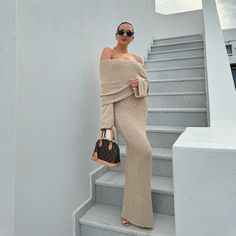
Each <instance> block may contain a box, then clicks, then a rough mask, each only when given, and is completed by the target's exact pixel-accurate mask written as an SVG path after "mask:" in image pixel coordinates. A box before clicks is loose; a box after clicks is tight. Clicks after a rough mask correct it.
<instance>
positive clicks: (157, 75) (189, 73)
mask: <svg viewBox="0 0 236 236" xmlns="http://www.w3.org/2000/svg"><path fill="white" fill-rule="evenodd" d="M146 72H147V77H148V79H149V80H156V79H173V78H176V79H177V78H187V77H203V76H205V70H204V66H203V65H195V66H177V67H176V66H172V67H168V68H158V69H146Z"/></svg>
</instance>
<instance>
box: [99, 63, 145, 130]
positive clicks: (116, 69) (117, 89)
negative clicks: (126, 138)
mask: <svg viewBox="0 0 236 236" xmlns="http://www.w3.org/2000/svg"><path fill="white" fill-rule="evenodd" d="M99 71H100V85H101V90H100V98H101V105H102V109H101V115H100V129H102V128H111V127H112V126H113V125H114V111H113V103H114V102H117V101H120V100H122V99H124V98H126V97H128V96H130V95H131V94H134V95H135V97H136V98H141V97H145V96H147V95H148V92H149V81H148V79H147V75H146V72H145V70H144V66H143V65H141V64H140V63H138V62H135V61H131V60H126V59H104V60H100V64H99ZM133 75H136V76H137V78H138V89H136V88H132V87H131V85H130V78H131V77H132V76H133Z"/></svg>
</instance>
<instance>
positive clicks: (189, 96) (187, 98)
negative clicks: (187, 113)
mask: <svg viewBox="0 0 236 236" xmlns="http://www.w3.org/2000/svg"><path fill="white" fill-rule="evenodd" d="M147 101H148V106H149V107H156V108H171V107H172V108H177V107H182V108H185V107H186V108H193V107H205V106H206V93H205V92H202V91H201V92H199V91H196V92H158V93H149V95H148V97H147Z"/></svg>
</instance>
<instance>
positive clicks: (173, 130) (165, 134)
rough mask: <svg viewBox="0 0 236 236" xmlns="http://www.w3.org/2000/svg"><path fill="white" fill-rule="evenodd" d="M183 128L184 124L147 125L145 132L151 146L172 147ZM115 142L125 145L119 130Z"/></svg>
mask: <svg viewBox="0 0 236 236" xmlns="http://www.w3.org/2000/svg"><path fill="white" fill-rule="evenodd" d="M185 129H186V127H184V126H171V125H168V126H165V125H147V126H146V133H147V138H148V140H149V142H150V144H151V146H152V147H153V148H172V146H173V144H174V143H175V141H176V140H177V139H178V137H179V136H180V135H181V133H183V131H184V130H185ZM117 143H118V144H119V145H125V141H124V139H123V137H122V135H121V134H120V133H119V132H117Z"/></svg>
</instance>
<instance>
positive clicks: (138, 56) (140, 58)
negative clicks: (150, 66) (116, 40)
mask: <svg viewBox="0 0 236 236" xmlns="http://www.w3.org/2000/svg"><path fill="white" fill-rule="evenodd" d="M132 56H133V57H134V58H135V60H136V61H137V62H139V63H140V64H142V65H143V58H142V57H141V56H140V55H138V54H132Z"/></svg>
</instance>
